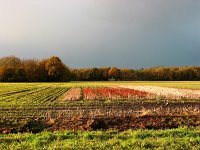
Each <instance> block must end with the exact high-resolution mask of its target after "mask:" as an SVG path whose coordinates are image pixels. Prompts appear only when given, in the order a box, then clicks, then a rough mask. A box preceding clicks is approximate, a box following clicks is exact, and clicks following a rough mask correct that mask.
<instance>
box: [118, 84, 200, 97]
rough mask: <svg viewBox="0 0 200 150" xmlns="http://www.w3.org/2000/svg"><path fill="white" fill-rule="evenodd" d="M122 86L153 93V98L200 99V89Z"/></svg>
mask: <svg viewBox="0 0 200 150" xmlns="http://www.w3.org/2000/svg"><path fill="white" fill-rule="evenodd" d="M121 87H124V88H130V89H134V90H140V91H144V92H149V93H152V96H155V97H152V98H164V99H168V100H169V99H170V100H171V99H174V100H181V99H190V100H200V90H192V89H180V88H169V87H158V86H121Z"/></svg>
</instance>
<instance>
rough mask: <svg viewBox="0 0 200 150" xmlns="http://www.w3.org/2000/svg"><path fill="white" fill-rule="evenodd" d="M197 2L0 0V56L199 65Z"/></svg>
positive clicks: (88, 63)
mask: <svg viewBox="0 0 200 150" xmlns="http://www.w3.org/2000/svg"><path fill="white" fill-rule="evenodd" d="M199 39H200V1H198V0H123V1H122V0H73V1H72V0H59V1H55V0H35V1H32V0H19V1H12V0H0V56H5V55H17V56H19V57H23V58H30V57H34V58H44V57H48V56H51V55H58V56H60V57H61V58H62V59H63V61H64V62H65V63H67V64H68V65H70V66H72V67H96V66H97V67H98V66H112V65H115V66H119V67H130V68H131V67H132V68H134V67H149V66H158V65H165V66H168V65H200V59H199V58H198V56H199V55H200V42H199Z"/></svg>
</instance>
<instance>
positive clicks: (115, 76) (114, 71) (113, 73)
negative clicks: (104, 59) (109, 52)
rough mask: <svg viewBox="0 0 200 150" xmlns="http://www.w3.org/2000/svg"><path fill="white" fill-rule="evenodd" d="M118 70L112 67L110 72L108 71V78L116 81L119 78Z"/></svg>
mask: <svg viewBox="0 0 200 150" xmlns="http://www.w3.org/2000/svg"><path fill="white" fill-rule="evenodd" d="M119 72H120V71H119V69H118V68H117V67H112V68H110V70H109V71H108V76H109V78H112V79H115V80H118V78H119Z"/></svg>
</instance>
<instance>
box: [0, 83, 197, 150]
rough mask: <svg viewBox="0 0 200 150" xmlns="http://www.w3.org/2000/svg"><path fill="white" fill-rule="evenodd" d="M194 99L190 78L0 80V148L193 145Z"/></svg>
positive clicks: (113, 147) (136, 147)
mask: <svg viewBox="0 0 200 150" xmlns="http://www.w3.org/2000/svg"><path fill="white" fill-rule="evenodd" d="M199 100H200V82H195V81H194V82H188V81H184V82H121V81H116V82H114V81H111V82H66V83H64V82H63V83H0V133H1V134H0V149H27V148H30V149H36V148H38V149H42V148H44V149H56V148H66V149H67V148H68V149H73V148H77V149H91V148H93V149H134V148H135V149H147V148H150V149H151V148H152V149H153V148H158V149H191V148H194V149H199V147H198V146H199V143H200V136H199V127H198V126H200V117H199V116H200V103H199ZM152 141H153V142H152Z"/></svg>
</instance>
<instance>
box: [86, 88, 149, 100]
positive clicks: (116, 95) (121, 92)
mask: <svg viewBox="0 0 200 150" xmlns="http://www.w3.org/2000/svg"><path fill="white" fill-rule="evenodd" d="M150 95H151V94H150V93H148V92H144V91H139V90H134V89H128V88H84V89H83V98H84V99H86V100H97V99H98V100H102V99H111V100H115V99H144V98H148V97H150Z"/></svg>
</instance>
